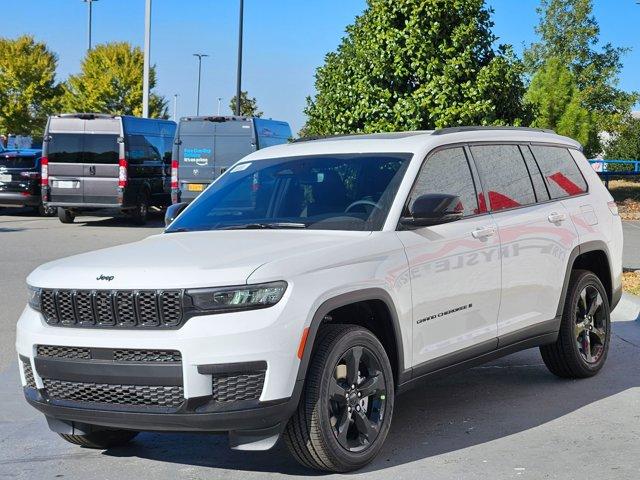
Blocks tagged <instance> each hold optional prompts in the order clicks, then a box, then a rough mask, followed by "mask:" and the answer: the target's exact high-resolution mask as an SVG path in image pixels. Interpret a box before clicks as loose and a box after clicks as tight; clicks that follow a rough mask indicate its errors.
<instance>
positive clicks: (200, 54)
mask: <svg viewBox="0 0 640 480" xmlns="http://www.w3.org/2000/svg"><path fill="white" fill-rule="evenodd" d="M193 56H194V57H198V96H197V100H196V115H200V80H201V78H202V58H203V57H208V56H209V55H207V54H206V53H194V54H193Z"/></svg>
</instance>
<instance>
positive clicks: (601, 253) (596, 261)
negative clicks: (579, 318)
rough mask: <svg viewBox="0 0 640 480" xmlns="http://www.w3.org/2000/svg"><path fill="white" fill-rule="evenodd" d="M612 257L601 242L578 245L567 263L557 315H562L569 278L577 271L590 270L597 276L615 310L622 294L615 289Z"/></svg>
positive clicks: (594, 241)
mask: <svg viewBox="0 0 640 480" xmlns="http://www.w3.org/2000/svg"><path fill="white" fill-rule="evenodd" d="M610 257H611V256H610V253H609V247H608V246H607V244H606V243H605V242H603V241H601V240H593V241H590V242H585V243H582V244H580V245H577V246H576V247H575V248H574V249H573V250H572V251H571V254H570V255H569V261H568V262H567V271H566V273H565V276H564V283H563V286H562V293H561V295H560V302H559V303H558V309H557V311H556V315H558V316H560V315H562V310H563V308H564V302H565V299H566V297H567V290H568V288H569V278H570V276H571V272H572V271H573V270H575V269H583V270H590V271H592V272H593V273H594V274H596V275H597V276H598V278H599V279H600V281H601V282H602V285H603V286H604V288H605V291H606V292H607V297H608V300H609V305H610V308H611V310H613V309H614V308H615V306H616V305H617V304H618V301H619V300H620V296H621V294H622V292H620V291H617V290H615V289H614V278H613V272H612V270H611V260H610Z"/></svg>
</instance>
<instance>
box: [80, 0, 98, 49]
mask: <svg viewBox="0 0 640 480" xmlns="http://www.w3.org/2000/svg"><path fill="white" fill-rule="evenodd" d="M82 1H83V2H84V3H86V4H87V51H89V50H91V27H92V24H93V5H92V4H93V2H97V1H98V0H82Z"/></svg>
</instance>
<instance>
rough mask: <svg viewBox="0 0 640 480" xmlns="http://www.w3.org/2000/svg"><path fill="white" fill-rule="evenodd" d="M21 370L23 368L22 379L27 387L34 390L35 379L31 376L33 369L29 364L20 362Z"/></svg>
mask: <svg viewBox="0 0 640 480" xmlns="http://www.w3.org/2000/svg"><path fill="white" fill-rule="evenodd" d="M22 368H24V378H25V380H26V381H27V387H29V388H36V379H35V378H34V376H33V369H32V368H31V363H29V362H22Z"/></svg>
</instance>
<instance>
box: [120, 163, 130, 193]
mask: <svg viewBox="0 0 640 480" xmlns="http://www.w3.org/2000/svg"><path fill="white" fill-rule="evenodd" d="M128 166H129V164H128V163H127V161H126V160H125V159H124V158H121V159H120V162H119V167H118V187H120V188H124V187H126V186H127V167H128Z"/></svg>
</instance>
